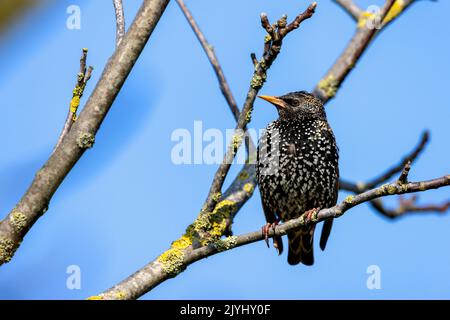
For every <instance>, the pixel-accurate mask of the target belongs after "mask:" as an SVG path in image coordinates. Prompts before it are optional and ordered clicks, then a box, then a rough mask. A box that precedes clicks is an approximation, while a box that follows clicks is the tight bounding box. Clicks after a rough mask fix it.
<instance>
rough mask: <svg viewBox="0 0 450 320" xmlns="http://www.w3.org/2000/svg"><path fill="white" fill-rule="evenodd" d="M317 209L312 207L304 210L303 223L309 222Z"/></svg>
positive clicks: (318, 209)
mask: <svg viewBox="0 0 450 320" xmlns="http://www.w3.org/2000/svg"><path fill="white" fill-rule="evenodd" d="M319 211H320V208H314V209H311V210H308V211H306V212H305V213H304V214H303V216H304V221H305V224H309V223H310V222H311V221H312V218H313V216H314V214H316V213H317V212H319Z"/></svg>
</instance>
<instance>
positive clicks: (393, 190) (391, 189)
mask: <svg viewBox="0 0 450 320" xmlns="http://www.w3.org/2000/svg"><path fill="white" fill-rule="evenodd" d="M386 190H387V193H388V194H391V195H392V194H395V193H396V192H397V188H396V187H395V186H393V185H391V184H390V185H388V186H387V189H386Z"/></svg>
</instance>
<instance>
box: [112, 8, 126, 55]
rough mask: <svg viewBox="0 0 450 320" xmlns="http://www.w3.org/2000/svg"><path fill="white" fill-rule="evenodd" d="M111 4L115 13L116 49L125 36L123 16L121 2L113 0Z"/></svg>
mask: <svg viewBox="0 0 450 320" xmlns="http://www.w3.org/2000/svg"><path fill="white" fill-rule="evenodd" d="M113 4H114V11H115V12H116V47H118V46H119V45H120V43H121V42H122V39H123V37H124V36H125V14H124V12H123V3H122V0H113Z"/></svg>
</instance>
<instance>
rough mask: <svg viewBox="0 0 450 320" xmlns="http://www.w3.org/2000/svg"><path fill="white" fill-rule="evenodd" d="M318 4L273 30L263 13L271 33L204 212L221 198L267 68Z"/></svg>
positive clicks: (211, 208) (262, 16) (215, 177)
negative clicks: (283, 43)
mask: <svg viewBox="0 0 450 320" xmlns="http://www.w3.org/2000/svg"><path fill="white" fill-rule="evenodd" d="M316 6H317V3H315V2H314V3H312V4H311V5H310V6H309V7H308V8H307V9H306V10H305V11H304V12H303V13H301V14H300V15H298V16H297V17H296V18H295V20H294V22H293V23H291V24H289V25H287V17H286V16H283V17H282V18H281V19H280V20H278V21H277V23H276V26H274V28H273V30H269V29H268V28H267V24H268V19H267V15H266V14H264V13H262V14H261V23H262V25H263V27H264V28H265V29H266V31H267V32H268V36H266V39H265V46H264V53H263V57H262V59H261V61H259V63H258V65H257V66H256V67H255V71H254V73H253V77H252V80H251V83H250V88H249V91H248V93H247V98H246V100H245V103H244V107H243V108H242V111H241V113H240V115H239V119H238V121H237V126H236V129H235V133H234V135H233V139H232V142H231V144H230V146H229V147H228V150H227V152H226V154H225V157H224V159H223V162H222V164H221V165H220V166H219V169H218V170H217V172H216V174H215V176H214V179H213V183H212V185H211V188H210V190H209V193H208V197H207V199H206V202H205V204H204V206H203V208H202V212H211V211H212V210H213V209H214V207H215V206H216V205H217V202H218V200H219V199H220V197H219V196H218V195H220V192H221V189H222V186H223V183H224V181H225V178H226V176H227V174H228V171H229V170H230V167H231V164H232V162H233V160H234V157H235V156H236V153H237V150H238V149H239V147H240V145H241V144H242V140H243V130H244V128H245V126H246V125H247V123H248V122H249V121H250V118H251V113H252V111H253V103H254V101H255V99H256V96H257V95H258V92H259V90H260V89H261V88H262V86H263V84H264V82H265V80H266V77H267V70H268V69H269V68H270V66H271V65H272V63H273V62H274V61H275V59H276V58H277V56H278V54H279V52H280V50H281V45H282V42H283V39H284V37H285V36H286V35H287V34H288V33H289V32H291V31H292V30H294V29H296V28H298V27H299V26H300V23H301V22H302V21H304V20H306V19H309V18H311V17H312V15H313V14H314V11H315V9H316ZM269 25H270V24H269Z"/></svg>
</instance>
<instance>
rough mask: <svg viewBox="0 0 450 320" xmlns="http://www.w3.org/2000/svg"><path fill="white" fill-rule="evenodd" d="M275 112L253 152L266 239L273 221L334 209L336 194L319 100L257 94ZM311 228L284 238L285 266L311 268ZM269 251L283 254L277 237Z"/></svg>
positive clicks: (327, 227) (334, 151)
mask: <svg viewBox="0 0 450 320" xmlns="http://www.w3.org/2000/svg"><path fill="white" fill-rule="evenodd" d="M260 98H262V99H264V100H266V101H269V102H270V103H272V104H273V105H275V107H276V108H277V110H278V115H279V118H278V119H277V120H275V121H273V122H271V123H270V124H269V125H268V126H267V127H266V130H265V132H264V134H263V135H262V137H261V139H260V141H259V145H258V153H257V169H256V174H257V181H258V185H259V190H260V193H261V200H262V206H263V210H264V214H265V217H266V221H267V224H266V226H264V227H263V229H262V231H263V233H264V234H265V236H266V242H267V243H268V238H267V234H268V231H269V229H270V228H274V226H275V225H276V224H278V222H279V221H287V220H290V219H293V218H297V217H299V216H300V215H302V214H303V213H305V212H309V214H312V213H313V212H314V211H316V210H319V209H322V208H328V207H331V206H334V205H335V204H336V201H337V195H338V183H339V182H338V181H339V168H338V159H339V155H338V147H337V145H336V140H335V137H334V134H333V131H332V130H331V127H330V125H329V124H328V121H327V118H326V114H325V110H324V107H323V103H322V101H320V100H319V99H318V98H316V97H314V96H313V95H312V94H310V93H308V92H306V91H299V92H291V93H288V94H286V95H283V96H280V97H273V96H260ZM332 222H333V221H332V219H329V220H326V221H325V223H324V226H323V229H322V235H321V239H320V247H321V249H322V250H324V249H325V245H326V242H327V240H328V236H329V234H330V231H331V226H332ZM314 228H315V225H309V226H305V227H302V228H300V229H298V230H295V231H291V232H289V233H288V234H287V236H288V240H289V253H288V263H289V264H291V265H296V264H299V263H303V264H305V265H312V264H313V263H314V256H313V236H314ZM274 247H275V248H277V250H278V253H279V254H281V252H282V251H283V242H282V239H281V237H280V236H278V237H274Z"/></svg>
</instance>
